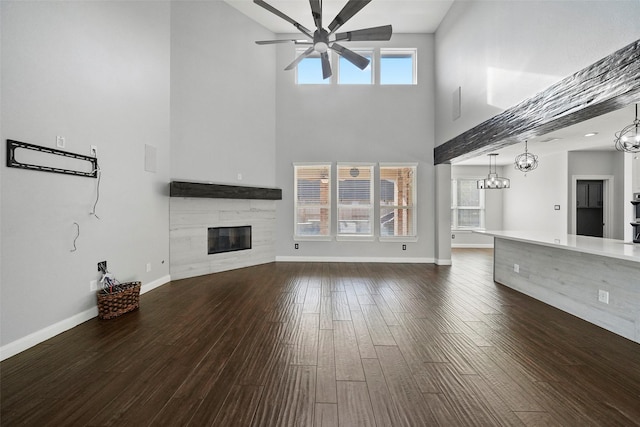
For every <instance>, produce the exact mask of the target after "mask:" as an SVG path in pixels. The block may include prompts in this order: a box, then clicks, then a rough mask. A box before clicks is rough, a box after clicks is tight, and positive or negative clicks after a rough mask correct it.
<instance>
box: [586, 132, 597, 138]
mask: <svg viewBox="0 0 640 427" xmlns="http://www.w3.org/2000/svg"><path fill="white" fill-rule="evenodd" d="M597 134H598V132H589V133H585V134H584V136H586V137H589V136H596V135H597Z"/></svg>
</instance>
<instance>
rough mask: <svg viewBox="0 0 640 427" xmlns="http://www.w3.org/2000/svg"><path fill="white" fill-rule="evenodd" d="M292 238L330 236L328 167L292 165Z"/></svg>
mask: <svg viewBox="0 0 640 427" xmlns="http://www.w3.org/2000/svg"><path fill="white" fill-rule="evenodd" d="M294 191H295V198H294V204H295V230H294V235H295V236H296V237H310V238H313V237H328V236H331V165H330V164H315V165H294Z"/></svg>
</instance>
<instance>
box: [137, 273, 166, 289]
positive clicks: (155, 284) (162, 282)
mask: <svg viewBox="0 0 640 427" xmlns="http://www.w3.org/2000/svg"><path fill="white" fill-rule="evenodd" d="M170 281H171V276H170V275H169V274H167V275H166V276H162V277H161V278H159V279H156V280H154V281H153V282H149V283H146V284H144V285H142V286H141V287H140V294H146V293H147V292H149V291H152V290H154V289H155V288H159V287H160V286H162V285H166V284H167V283H169V282H170Z"/></svg>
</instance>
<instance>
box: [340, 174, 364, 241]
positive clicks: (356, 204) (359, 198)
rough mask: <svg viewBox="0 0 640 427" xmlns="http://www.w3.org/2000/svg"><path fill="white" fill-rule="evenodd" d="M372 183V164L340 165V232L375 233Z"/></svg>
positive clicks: (352, 233) (353, 233)
mask: <svg viewBox="0 0 640 427" xmlns="http://www.w3.org/2000/svg"><path fill="white" fill-rule="evenodd" d="M372 184H373V166H372V165H338V234H351V235H369V236H371V235H373V222H372V219H373V218H372V216H373V190H372Z"/></svg>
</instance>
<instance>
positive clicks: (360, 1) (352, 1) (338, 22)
mask: <svg viewBox="0 0 640 427" xmlns="http://www.w3.org/2000/svg"><path fill="white" fill-rule="evenodd" d="M369 3H371V0H349V1H348V2H347V4H345V5H344V7H343V8H342V10H341V11H340V12H339V13H338V14H337V15H336V17H335V18H333V21H331V24H329V32H330V33H333V32H334V31H336V30H337V29H338V28H340V27H341V26H343V25H344V24H345V23H346V22H347V21H348V20H349V19H351V18H352V17H353V15H355V14H356V13H358V12H359V11H360V10H361V9H362V8H363V7H365V6H366V5H368V4H369Z"/></svg>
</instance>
